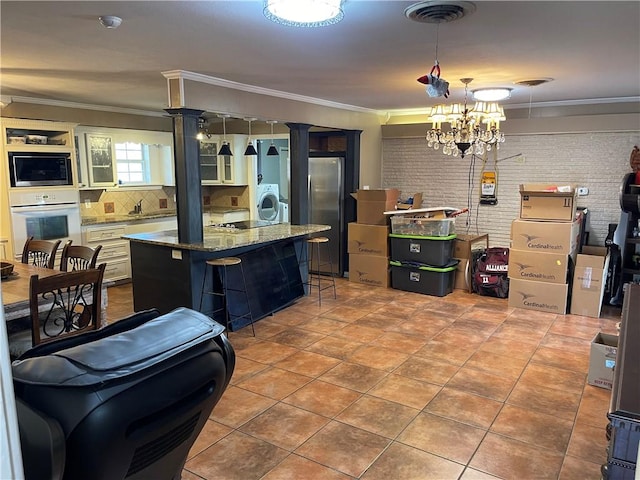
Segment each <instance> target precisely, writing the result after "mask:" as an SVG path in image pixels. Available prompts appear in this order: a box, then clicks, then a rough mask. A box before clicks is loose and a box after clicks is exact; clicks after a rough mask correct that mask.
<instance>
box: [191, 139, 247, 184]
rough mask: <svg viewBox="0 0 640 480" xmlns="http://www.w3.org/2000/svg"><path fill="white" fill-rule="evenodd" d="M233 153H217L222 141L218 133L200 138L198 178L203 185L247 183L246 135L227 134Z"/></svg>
mask: <svg viewBox="0 0 640 480" xmlns="http://www.w3.org/2000/svg"><path fill="white" fill-rule="evenodd" d="M226 141H227V143H229V148H231V151H232V152H233V155H218V151H219V150H220V147H221V145H222V142H223V138H222V136H220V135H212V136H210V137H209V138H205V139H203V140H200V177H201V178H200V180H201V182H202V184H203V185H247V163H248V162H249V160H250V157H245V155H244V151H245V148H246V142H247V137H246V135H227V137H226Z"/></svg>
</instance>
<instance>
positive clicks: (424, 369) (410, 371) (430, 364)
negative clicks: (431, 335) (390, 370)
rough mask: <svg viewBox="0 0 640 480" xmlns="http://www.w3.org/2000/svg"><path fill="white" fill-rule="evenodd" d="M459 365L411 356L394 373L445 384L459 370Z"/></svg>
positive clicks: (436, 383)
mask: <svg viewBox="0 0 640 480" xmlns="http://www.w3.org/2000/svg"><path fill="white" fill-rule="evenodd" d="M458 368H459V367H458V366H457V365H451V364H450V363H445V362H442V361H440V360H436V359H431V358H418V357H415V356H414V357H411V358H409V359H408V360H407V361H406V362H404V363H403V364H402V365H400V366H399V367H398V368H397V369H396V370H395V371H394V373H397V374H398V375H402V376H404V377H409V378H413V379H414V380H420V381H422V382H428V383H433V384H435V385H444V384H445V383H447V382H448V381H449V380H450V379H451V377H453V376H454V375H455V374H456V372H457V371H458Z"/></svg>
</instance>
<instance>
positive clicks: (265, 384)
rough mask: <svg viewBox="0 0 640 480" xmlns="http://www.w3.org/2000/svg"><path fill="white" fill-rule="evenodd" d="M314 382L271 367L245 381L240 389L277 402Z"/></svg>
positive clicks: (296, 374) (240, 385)
mask: <svg viewBox="0 0 640 480" xmlns="http://www.w3.org/2000/svg"><path fill="white" fill-rule="evenodd" d="M311 380H312V378H311V377H307V376H305V375H300V374H298V373H293V372H289V371H288V370H282V369H280V368H274V367H270V368H267V369H266V370H263V371H261V372H259V373H257V374H255V375H254V376H253V377H251V378H248V379H246V380H243V381H242V382H240V383H239V384H238V386H239V387H241V388H244V389H246V390H249V391H251V392H254V393H258V394H260V395H263V396H265V397H269V398H273V399H275V400H282V399H283V398H284V397H286V396H288V395H291V394H292V393H293V392H295V391H296V390H298V389H299V388H300V387H302V386H304V385H306V384H307V383H309V382H310V381H311Z"/></svg>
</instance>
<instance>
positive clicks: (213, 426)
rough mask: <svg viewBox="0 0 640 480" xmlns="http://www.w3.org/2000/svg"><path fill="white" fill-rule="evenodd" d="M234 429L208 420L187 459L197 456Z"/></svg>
mask: <svg viewBox="0 0 640 480" xmlns="http://www.w3.org/2000/svg"><path fill="white" fill-rule="evenodd" d="M232 431H233V429H232V428H229V427H227V426H225V425H222V424H221V423H218V422H214V421H213V420H207V421H206V423H205V424H204V427H202V431H201V432H200V435H199V436H198V438H197V439H196V441H195V442H194V444H193V445H192V446H191V449H190V450H189V455H188V456H187V459H189V458H193V457H195V456H196V455H198V454H199V453H201V452H202V451H204V450H206V449H207V448H209V447H210V446H211V445H213V444H214V443H216V442H217V441H218V440H220V439H221V438H224V437H225V436H226V435H228V434H229V433H231V432H232Z"/></svg>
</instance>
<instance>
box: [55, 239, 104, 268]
mask: <svg viewBox="0 0 640 480" xmlns="http://www.w3.org/2000/svg"><path fill="white" fill-rule="evenodd" d="M72 242H73V240H68V241H67V243H65V244H64V247H63V249H62V257H61V258H60V271H62V272H73V271H75V270H87V269H89V268H96V261H97V260H98V254H99V253H100V250H102V245H98V246H97V247H95V248H91V247H87V246H85V245H72V244H71V243H72Z"/></svg>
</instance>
